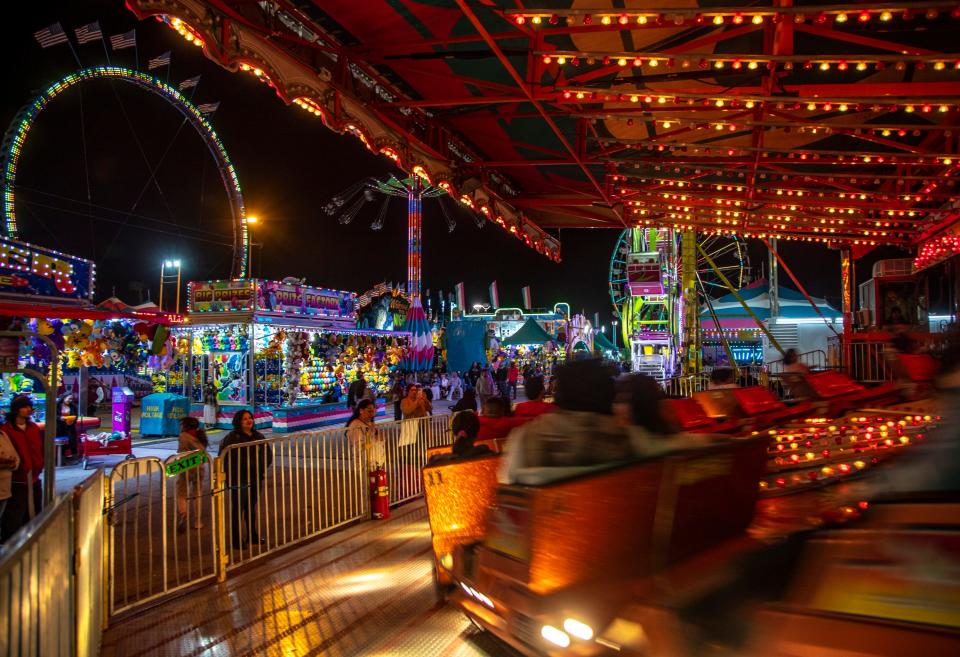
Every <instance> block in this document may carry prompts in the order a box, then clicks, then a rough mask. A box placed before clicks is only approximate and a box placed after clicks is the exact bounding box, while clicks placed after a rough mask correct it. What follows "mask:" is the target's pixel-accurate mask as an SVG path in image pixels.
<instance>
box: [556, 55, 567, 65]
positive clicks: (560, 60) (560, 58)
mask: <svg viewBox="0 0 960 657" xmlns="http://www.w3.org/2000/svg"><path fill="white" fill-rule="evenodd" d="M557 63H558V64H560V65H561V66H563V65H564V64H566V63H567V58H566V57H563V56H560V57H557Z"/></svg>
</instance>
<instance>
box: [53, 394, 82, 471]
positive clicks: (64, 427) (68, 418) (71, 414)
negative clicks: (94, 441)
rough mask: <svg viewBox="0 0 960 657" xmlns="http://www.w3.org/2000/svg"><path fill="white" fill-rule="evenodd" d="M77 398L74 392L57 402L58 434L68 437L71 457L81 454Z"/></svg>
mask: <svg viewBox="0 0 960 657" xmlns="http://www.w3.org/2000/svg"><path fill="white" fill-rule="evenodd" d="M79 414H80V412H79V408H78V407H77V400H76V398H75V397H74V396H73V394H72V393H69V392H68V393H67V394H65V395H64V396H63V397H61V398H60V401H58V402H57V436H65V437H66V438H67V452H68V455H69V457H70V458H71V459H76V458H77V457H78V456H80V451H79V450H78V449H77V420H78V419H79V417H78V416H79Z"/></svg>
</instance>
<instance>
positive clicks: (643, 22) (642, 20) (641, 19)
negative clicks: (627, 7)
mask: <svg viewBox="0 0 960 657" xmlns="http://www.w3.org/2000/svg"><path fill="white" fill-rule="evenodd" d="M637 23H639V24H640V25H646V24H647V17H646V16H637Z"/></svg>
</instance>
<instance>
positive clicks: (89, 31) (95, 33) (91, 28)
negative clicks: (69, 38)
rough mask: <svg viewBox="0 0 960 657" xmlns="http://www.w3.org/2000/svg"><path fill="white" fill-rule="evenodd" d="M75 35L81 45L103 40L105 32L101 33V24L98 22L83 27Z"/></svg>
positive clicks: (76, 30)
mask: <svg viewBox="0 0 960 657" xmlns="http://www.w3.org/2000/svg"><path fill="white" fill-rule="evenodd" d="M73 33H74V34H76V35H77V43H79V44H80V45H83V44H85V43H90V42H91V41H99V40H101V39H103V32H102V31H100V23H99V22H98V21H93V22H92V23H87V24H86V25H81V26H80V27H78V28H77V29H75V30H74V31H73Z"/></svg>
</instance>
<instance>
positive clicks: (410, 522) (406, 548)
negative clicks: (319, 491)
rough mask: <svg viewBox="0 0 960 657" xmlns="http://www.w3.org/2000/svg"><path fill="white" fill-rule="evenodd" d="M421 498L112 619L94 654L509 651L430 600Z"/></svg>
mask: <svg viewBox="0 0 960 657" xmlns="http://www.w3.org/2000/svg"><path fill="white" fill-rule="evenodd" d="M431 564H432V560H431V551H430V528H429V526H428V523H427V517H426V510H425V508H424V506H423V503H422V502H420V501H417V502H413V503H410V504H407V505H405V506H402V507H399V508H397V509H394V512H393V515H392V517H391V519H390V520H389V521H386V522H379V521H367V522H364V523H362V524H359V525H355V526H353V527H350V528H348V529H346V530H344V531H340V532H337V533H335V534H332V535H330V536H327V537H325V538H322V539H319V540H317V541H313V542H310V543H309V544H307V545H305V546H303V547H301V548H298V549H294V550H291V551H289V552H285V553H283V554H281V555H280V556H277V557H275V558H273V559H270V560H266V561H262V562H260V563H258V564H256V565H255V566H253V567H251V568H250V569H249V570H246V571H244V572H242V573H239V574H237V575H235V576H233V577H231V578H229V579H228V580H227V581H226V582H225V583H223V584H210V585H208V586H205V587H203V588H201V589H200V590H197V591H195V592H192V593H191V594H189V595H187V596H183V597H180V598H177V599H173V600H170V601H168V602H165V603H163V604H162V605H160V606H158V607H156V608H154V609H150V610H148V611H145V612H144V613H141V614H139V615H137V616H136V617H134V618H131V619H128V620H124V621H120V622H117V623H115V624H114V625H112V626H111V627H110V628H109V629H108V630H107V632H106V634H105V635H104V638H103V648H102V650H101V655H102V656H103V657H166V656H171V657H172V656H174V655H176V656H178V657H179V656H181V655H182V656H185V657H186V656H189V657H213V656H216V657H233V656H240V655H244V656H252V655H258V656H259V655H266V656H269V657H292V656H294V655H295V656H297V657H306V656H308V655H336V656H339V655H344V656H346V655H350V656H369V657H372V656H375V655H403V654H410V655H418V656H419V655H437V656H442V657H468V656H473V655H505V656H512V655H515V654H516V653H514V652H512V651H511V650H509V649H508V648H506V647H505V646H503V645H502V644H499V643H497V642H496V641H494V640H493V639H491V638H490V637H489V636H488V635H486V634H481V633H478V632H477V631H476V630H475V629H474V628H473V627H472V626H471V624H470V623H469V622H468V621H467V620H466V618H464V616H463V615H462V614H460V613H459V612H458V611H456V610H455V609H454V608H453V607H451V606H449V605H446V604H438V602H437V598H436V595H435V593H434V589H433V583H432V577H431V571H430V569H431Z"/></svg>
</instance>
